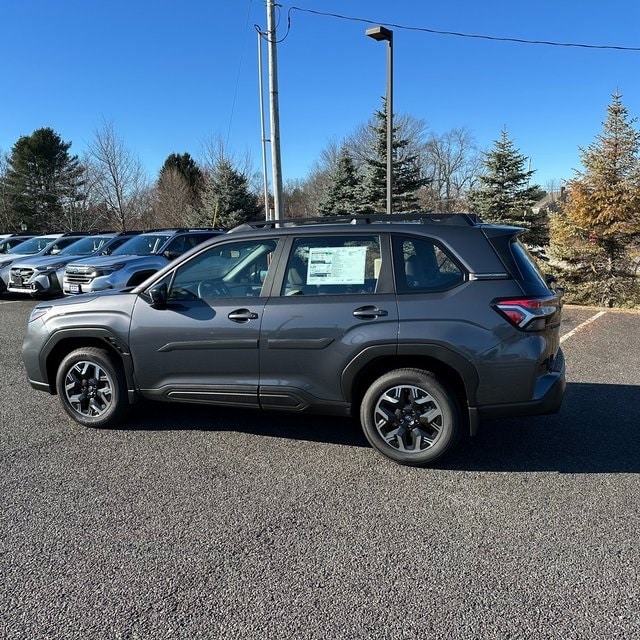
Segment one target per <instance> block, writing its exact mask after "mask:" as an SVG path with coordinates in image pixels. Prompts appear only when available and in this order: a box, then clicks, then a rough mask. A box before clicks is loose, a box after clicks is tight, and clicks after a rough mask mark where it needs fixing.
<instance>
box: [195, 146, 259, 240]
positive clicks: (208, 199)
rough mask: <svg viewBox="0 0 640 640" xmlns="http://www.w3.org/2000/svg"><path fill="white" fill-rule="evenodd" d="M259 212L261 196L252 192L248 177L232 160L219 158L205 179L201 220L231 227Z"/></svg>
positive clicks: (254, 216)
mask: <svg viewBox="0 0 640 640" xmlns="http://www.w3.org/2000/svg"><path fill="white" fill-rule="evenodd" d="M259 213H260V207H259V205H258V196H257V195H256V194H255V193H252V192H251V190H250V188H249V181H248V179H247V177H246V176H245V175H244V174H243V173H240V172H239V171H237V170H236V169H235V168H234V166H233V164H232V163H231V161H230V160H228V159H226V158H220V159H219V160H218V161H217V162H216V163H215V165H214V167H213V170H212V171H211V173H210V175H209V176H207V179H206V186H205V190H204V193H203V195H202V216H201V220H200V222H201V224H205V225H210V226H214V227H217V228H219V229H232V228H233V227H235V226H237V225H240V224H243V223H244V222H247V221H248V220H254V219H256V217H257V216H258V214H259Z"/></svg>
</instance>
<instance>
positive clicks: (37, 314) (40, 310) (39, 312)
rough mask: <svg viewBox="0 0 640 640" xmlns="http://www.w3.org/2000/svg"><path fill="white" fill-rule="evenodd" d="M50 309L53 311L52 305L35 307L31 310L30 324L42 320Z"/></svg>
mask: <svg viewBox="0 0 640 640" xmlns="http://www.w3.org/2000/svg"><path fill="white" fill-rule="evenodd" d="M49 309H51V305H49V306H47V307H34V308H33V309H32V310H31V315H30V316H29V322H33V321H34V320H37V319H38V318H42V316H44V315H45V314H46V313H47V312H48V311H49Z"/></svg>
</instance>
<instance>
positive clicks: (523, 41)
mask: <svg viewBox="0 0 640 640" xmlns="http://www.w3.org/2000/svg"><path fill="white" fill-rule="evenodd" d="M293 11H301V12H303V13H311V14H314V15H318V16H325V17H328V18H337V19H339V20H350V21H352V22H363V23H365V24H380V25H384V26H385V27H393V28H394V29H401V30H402V29H403V30H405V31H420V32H422V33H430V34H434V35H439V36H454V37H457V38H472V39H476V40H490V41H493V42H515V43H517V44H536V45H544V46H547V47H573V48H579V49H600V50H602V49H604V50H613V51H640V47H623V46H619V45H611V44H585V43H581V42H554V41H553V40H528V39H526V38H508V37H501V36H489V35H482V34H478V33H462V32H460V31H440V30H439V29H428V28H427V27H412V26H408V25H402V24H395V23H393V22H381V21H380V20H369V19H367V18H358V17H354V16H345V15H341V14H339V13H330V12H327V11H318V10H316V9H303V8H302V7H296V6H292V7H289V11H288V14H287V15H288V22H289V24H288V28H287V35H288V33H289V29H290V28H291V13H292V12H293ZM285 37H286V35H285ZM283 39H284V38H283Z"/></svg>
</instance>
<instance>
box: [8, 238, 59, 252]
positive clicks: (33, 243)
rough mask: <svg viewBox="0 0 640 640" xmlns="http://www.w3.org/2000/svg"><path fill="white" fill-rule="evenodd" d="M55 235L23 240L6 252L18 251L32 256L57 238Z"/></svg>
mask: <svg viewBox="0 0 640 640" xmlns="http://www.w3.org/2000/svg"><path fill="white" fill-rule="evenodd" d="M57 239H58V238H57V236H39V237H37V238H31V240H25V241H24V242H21V243H20V244H19V245H16V246H15V247H13V248H11V249H9V251H8V252H7V253H19V254H23V253H24V254H25V255H27V256H32V255H34V254H36V253H40V252H41V251H42V250H43V249H44V248H45V247H46V246H48V245H50V244H51V243H52V242H54V241H55V240H57Z"/></svg>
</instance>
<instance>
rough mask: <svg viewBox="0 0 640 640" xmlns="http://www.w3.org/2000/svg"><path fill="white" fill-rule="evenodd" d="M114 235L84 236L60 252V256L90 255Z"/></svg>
mask: <svg viewBox="0 0 640 640" xmlns="http://www.w3.org/2000/svg"><path fill="white" fill-rule="evenodd" d="M112 237H113V236H88V237H87V238H82V240H78V241H77V242H74V243H73V244H70V245H69V246H68V247H65V248H64V249H63V250H62V251H60V252H59V253H58V255H59V256H72V255H74V256H88V255H91V254H92V253H95V252H96V251H98V249H100V248H101V247H102V246H103V245H104V243H105V242H107V240H111V238H112Z"/></svg>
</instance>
